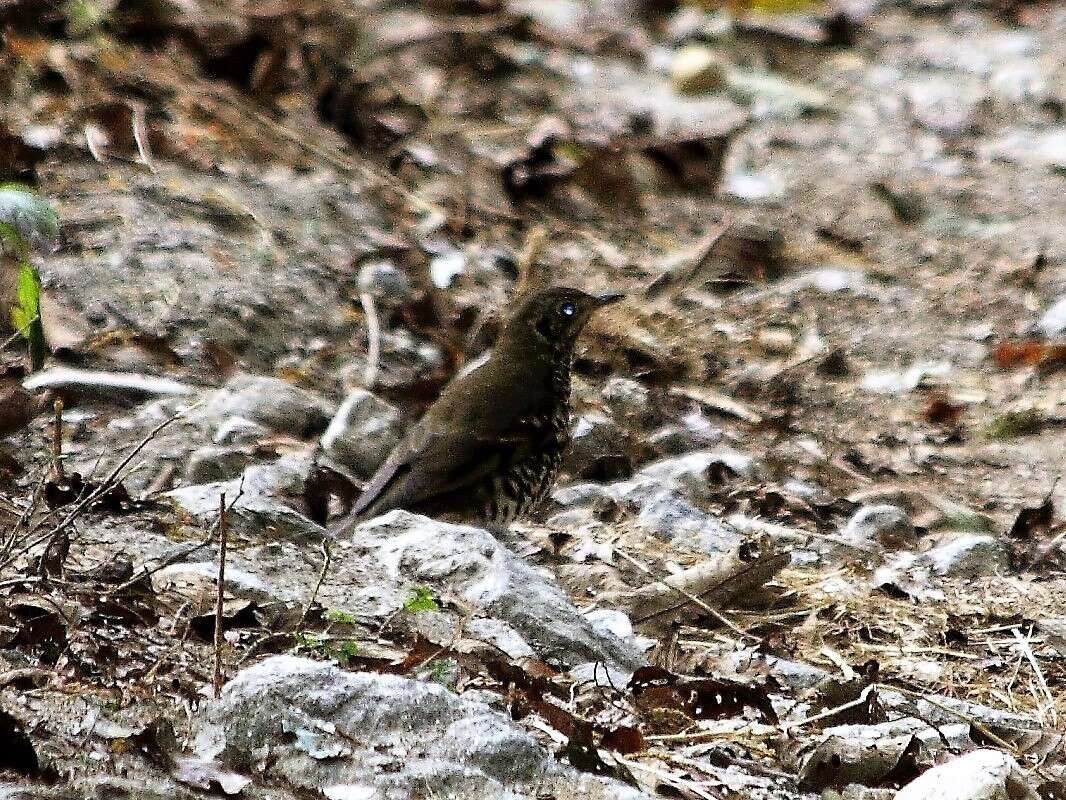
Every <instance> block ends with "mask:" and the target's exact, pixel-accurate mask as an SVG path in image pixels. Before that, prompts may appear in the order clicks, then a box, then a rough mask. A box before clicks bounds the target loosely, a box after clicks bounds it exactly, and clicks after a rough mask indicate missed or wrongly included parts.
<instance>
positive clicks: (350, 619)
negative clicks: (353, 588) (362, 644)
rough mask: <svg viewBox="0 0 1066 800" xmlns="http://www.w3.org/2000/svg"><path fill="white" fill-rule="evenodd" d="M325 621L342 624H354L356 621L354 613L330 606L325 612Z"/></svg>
mask: <svg viewBox="0 0 1066 800" xmlns="http://www.w3.org/2000/svg"><path fill="white" fill-rule="evenodd" d="M322 616H323V617H325V619H326V621H327V622H337V623H339V624H342V625H354V624H355V623H356V619H355V614H352V613H350V612H348V611H341V610H340V609H339V608H331V609H329V611H327V612H326V613H325V614H323V615H322Z"/></svg>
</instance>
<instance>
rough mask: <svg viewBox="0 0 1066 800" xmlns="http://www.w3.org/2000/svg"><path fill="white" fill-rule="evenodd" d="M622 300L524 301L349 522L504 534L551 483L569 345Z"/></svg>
mask: <svg viewBox="0 0 1066 800" xmlns="http://www.w3.org/2000/svg"><path fill="white" fill-rule="evenodd" d="M620 297H621V295H620V294H617V293H614V292H611V293H605V294H600V295H591V294H587V293H585V292H582V291H579V290H578V289H569V288H565V287H554V288H550V289H543V290H540V291H537V292H535V293H533V294H531V295H529V296H528V297H527V298H525V299H524V300H522V301H521V302H520V304H519V305H518V308H517V309H516V310H515V312H514V313H513V314H512V316H511V317H510V319H509V320H508V321H507V323H506V324H505V326H504V328H503V331H502V332H501V333H500V336H499V338H498V339H497V341H496V345H495V346H494V347H493V348H492V350H490V351H489V352H488V353H487V354H486V355H485V356H483V357H482V358H480V359H478V360H477V361H474V362H472V363H471V364H470V365H469V366H468V367H467V368H465V369H464V370H463V371H461V372H460V373H459V374H458V375H457V376H456V377H455V378H454V379H453V380H452V381H451V383H449V384H448V385H447V386H446V387H445V388H444V391H443V392H442V393H441V396H440V397H439V398H438V399H437V401H436V402H435V403H434V404H433V405H432V406H431V407H430V409H429V411H427V412H426V414H425V416H424V417H423V418H422V419H421V421H420V422H419V423H418V424H417V425H416V426H415V427H414V428H413V429H412V430H411V431H410V432H409V433H408V434H407V436H406V437H405V438H404V440H403V441H402V442H401V443H400V444H399V445H398V446H397V447H396V449H395V450H393V452H392V454H391V455H390V456H389V457H388V458H387V459H386V460H385V463H384V464H382V465H381V467H380V468H379V469H378V471H377V473H376V474H375V475H374V477H373V478H372V479H371V480H370V482H369V483H368V484H367V486H366V488H365V490H364V491H363V494H362V496H361V497H360V498H359V500H358V502H357V503H356V504H355V506H354V507H353V509H352V513H353V515H354V516H355V517H356V518H357V519H366V518H369V517H373V516H377V515H379V514H383V513H385V512H387V511H391V510H393V509H396V508H402V509H406V510H408V511H413V512H416V513H419V514H425V515H426V516H431V517H437V518H439V519H446V520H449V521H455V522H471V523H478V524H487V525H493V526H506V525H509V524H510V523H511V522H512V521H513V520H515V519H516V518H517V517H520V516H521V515H523V514H525V513H527V512H528V511H530V510H532V509H533V508H534V507H535V506H536V505H537V504H538V503H540V501H541V500H543V499H544V497H545V496H546V495H547V493H548V492H549V490H550V489H551V487H552V485H553V484H554V482H555V477H556V474H557V473H558V471H559V464H560V463H561V461H562V456H563V451H564V450H565V448H566V446H567V444H569V442H570V368H571V362H572V360H573V354H574V344H575V342H576V341H577V337H578V335H579V334H580V333H581V330H582V329H583V328H584V327H585V323H586V322H588V320H589V317H591V316H592V313H593V312H594V311H596V309H598V308H601V307H603V306H605V305H607V304H608V303H612V302H614V301H615V300H618V299H619V298H620Z"/></svg>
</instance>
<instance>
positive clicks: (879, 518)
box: [840, 505, 918, 550]
mask: <svg viewBox="0 0 1066 800" xmlns="http://www.w3.org/2000/svg"><path fill="white" fill-rule="evenodd" d="M840 535H841V537H842V538H844V539H846V540H848V541H849V542H852V543H854V544H856V545H869V544H871V543H874V542H876V543H877V544H879V545H880V546H881V547H883V548H885V549H886V550H898V549H901V548H904V549H906V548H911V547H913V546H914V544H915V543H916V541H917V538H918V535H917V532H916V531H915V529H914V523H913V522H911V518H910V517H909V516H908V515H907V512H906V511H904V510H903V509H902V508H899V507H898V506H890V505H876V506H863V507H862V508H860V509H859V510H858V511H856V512H855V513H854V514H853V515H852V517H851V519H849V520H848V522H847V524H846V525H845V526H844V528H843V529H842V530H841V531H840Z"/></svg>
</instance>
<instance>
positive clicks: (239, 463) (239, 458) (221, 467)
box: [185, 445, 252, 484]
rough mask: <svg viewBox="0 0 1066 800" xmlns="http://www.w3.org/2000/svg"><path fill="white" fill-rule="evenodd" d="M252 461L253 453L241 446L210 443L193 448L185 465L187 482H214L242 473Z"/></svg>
mask: <svg viewBox="0 0 1066 800" xmlns="http://www.w3.org/2000/svg"><path fill="white" fill-rule="evenodd" d="M251 461H252V455H251V453H250V452H249V451H248V450H246V449H244V448H240V447H217V446H212V445H208V446H206V447H200V448H197V449H196V450H193V451H192V453H191V454H190V455H189V461H188V463H187V464H186V465H185V482H186V483H189V484H196V483H214V482H215V481H224V480H229V479H230V478H235V477H237V476H238V475H240V474H241V473H242V472H243V471H244V469H245V467H247V466H248V465H249V464H250V463H251Z"/></svg>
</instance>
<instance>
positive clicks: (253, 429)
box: [211, 417, 270, 445]
mask: <svg viewBox="0 0 1066 800" xmlns="http://www.w3.org/2000/svg"><path fill="white" fill-rule="evenodd" d="M269 435H270V431H269V430H267V428H266V427H265V426H263V425H260V424H259V423H258V422H253V421H252V420H250V419H248V418H247V417H226V418H225V419H224V420H222V422H220V423H219V425H218V427H217V428H216V429H215V431H214V433H213V434H212V435H211V440H212V441H213V442H214V443H215V444H219V445H238V444H249V445H251V444H255V443H256V442H259V441H261V440H262V439H265V438H266V437H267V436H269Z"/></svg>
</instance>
